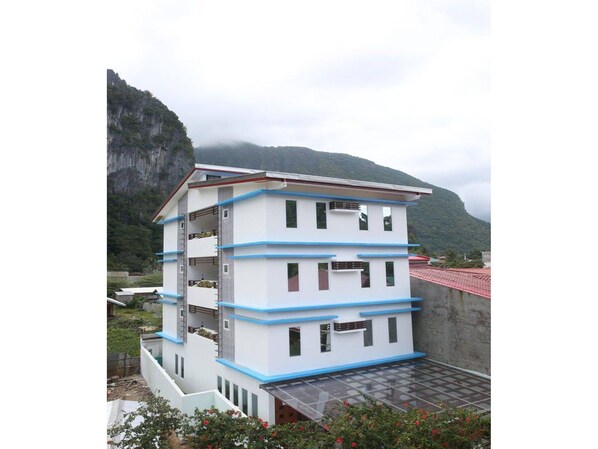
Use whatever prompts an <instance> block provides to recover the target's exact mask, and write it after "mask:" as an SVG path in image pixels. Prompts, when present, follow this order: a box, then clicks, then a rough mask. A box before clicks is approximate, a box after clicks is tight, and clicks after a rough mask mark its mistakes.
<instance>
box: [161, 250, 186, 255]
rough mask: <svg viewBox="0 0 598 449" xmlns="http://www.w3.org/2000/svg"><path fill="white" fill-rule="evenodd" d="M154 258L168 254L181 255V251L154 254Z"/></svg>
mask: <svg viewBox="0 0 598 449" xmlns="http://www.w3.org/2000/svg"><path fill="white" fill-rule="evenodd" d="M155 254H156V256H166V255H168V254H183V250H182V249H181V250H175V251H164V252H162V253H155Z"/></svg>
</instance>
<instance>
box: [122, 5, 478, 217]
mask: <svg viewBox="0 0 598 449" xmlns="http://www.w3.org/2000/svg"><path fill="white" fill-rule="evenodd" d="M122 8H123V9H124V11H122V14H120V15H119V16H120V17H122V16H123V15H127V9H128V8H129V9H131V11H130V12H131V15H129V16H128V19H127V22H126V23H121V24H118V23H117V24H115V25H116V29H118V30H120V32H121V34H120V35H119V36H118V37H117V38H116V37H110V39H116V41H117V42H118V44H119V45H113V46H112V49H113V54H112V55H111V56H112V66H111V68H113V69H114V70H116V71H117V72H119V73H120V74H121V76H122V77H123V78H124V79H125V80H127V82H129V83H130V84H132V85H134V86H135V87H137V88H140V89H143V90H146V89H147V90H150V91H151V92H152V93H153V94H154V95H155V96H156V97H158V98H159V99H160V100H161V101H163V102H164V103H165V104H166V105H167V106H168V107H169V108H170V109H172V110H173V111H175V112H176V113H177V115H178V116H179V118H180V119H181V121H183V123H184V124H185V125H186V126H187V129H188V132H189V135H190V137H191V139H192V141H193V143H194V144H195V145H201V144H207V143H210V142H213V141H222V140H242V141H250V142H254V143H256V144H260V145H272V146H281V145H296V146H306V147H310V148H313V149H315V150H321V151H330V152H341V153H348V154H352V155H355V156H360V157H365V158H368V159H371V160H373V161H374V162H376V163H378V164H380V165H385V166H388V167H392V168H395V169H398V170H401V171H405V172H407V173H409V174H411V175H413V176H416V177H418V178H420V179H422V180H424V181H428V182H430V183H433V184H435V185H439V186H441V187H445V188H448V189H450V190H453V191H455V192H457V193H459V192H469V191H470V190H471V189H474V190H475V188H474V187H468V188H466V187H465V186H467V185H468V184H469V185H474V184H476V183H489V182H490V179H489V172H490V168H489V167H490V117H489V113H488V107H489V91H490V75H489V73H490V57H489V52H490V40H489V32H490V26H489V1H479V0H459V1H455V2H444V1H440V0H419V1H405V2H394V1H372V2H369V3H368V4H367V5H366V4H365V3H363V2H351V1H348V2H340V1H327V2H312V1H305V2H301V3H292V4H289V3H288V2H268V1H260V0H256V1H255V2H189V3H185V4H184V6H181V8H179V6H177V7H176V8H175V7H173V6H172V4H171V3H168V2H150V3H149V4H147V5H146V4H145V3H144V7H143V8H141V9H140V10H139V11H137V10H136V9H134V8H133V7H132V6H130V5H128V2H125V3H123V6H122ZM133 12H134V13H133ZM471 191H473V190H471ZM478 192H488V194H487V197H486V200H485V201H486V204H487V207H481V206H480V207H477V206H476V210H482V209H488V210H489V203H490V197H489V189H486V188H484V189H481V188H478ZM463 195H465V193H463ZM467 195H468V198H471V199H470V200H469V202H475V203H476V204H477V203H481V202H482V198H483V197H484V195H485V194H483V193H478V194H476V195H473V194H469V193H468V194H467ZM462 199H463V200H464V201H465V198H462ZM465 202H466V205H467V203H468V201H465ZM467 207H468V210H470V209H469V207H470V206H469V205H468V206H467ZM472 210H473V209H471V210H470V212H471V211H472ZM472 213H473V212H472ZM484 213H485V212H484Z"/></svg>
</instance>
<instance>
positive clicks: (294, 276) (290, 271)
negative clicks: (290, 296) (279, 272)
mask: <svg viewBox="0 0 598 449" xmlns="http://www.w3.org/2000/svg"><path fill="white" fill-rule="evenodd" d="M287 280H288V284H289V291H290V292H298V291H299V264H298V263H288V264H287Z"/></svg>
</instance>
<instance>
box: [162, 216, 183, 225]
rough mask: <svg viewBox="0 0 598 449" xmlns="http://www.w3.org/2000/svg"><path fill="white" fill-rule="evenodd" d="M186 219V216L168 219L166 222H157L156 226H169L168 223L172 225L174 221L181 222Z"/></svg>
mask: <svg viewBox="0 0 598 449" xmlns="http://www.w3.org/2000/svg"><path fill="white" fill-rule="evenodd" d="M184 218H185V216H184V215H177V216H176V217H172V218H167V219H166V220H160V221H158V222H156V224H159V225H163V224H167V223H172V222H173V221H180V220H182V219H184Z"/></svg>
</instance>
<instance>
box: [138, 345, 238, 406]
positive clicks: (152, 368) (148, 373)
mask: <svg viewBox="0 0 598 449" xmlns="http://www.w3.org/2000/svg"><path fill="white" fill-rule="evenodd" d="M141 374H142V376H143V378H144V379H145V381H146V382H147V384H148V386H149V387H150V389H151V391H152V392H153V393H155V394H158V395H159V396H161V397H163V398H165V399H167V400H168V401H169V402H170V405H171V406H172V407H176V408H178V409H179V410H181V411H182V412H183V413H186V414H188V415H193V413H194V412H195V409H196V408H197V409H199V410H206V409H211V408H216V409H218V410H220V411H226V410H239V411H240V408H238V407H235V406H234V405H233V404H232V403H231V402H230V401H228V400H227V399H226V398H225V397H224V396H223V395H221V394H220V393H219V392H218V390H216V389H211V390H207V391H202V392H197V393H191V394H185V393H183V391H182V390H181V389H180V388H179V387H178V386H177V385H176V383H175V382H174V380H173V379H171V378H170V376H169V375H168V373H166V371H165V370H164V369H163V368H162V367H161V366H160V365H159V364H158V362H157V361H156V360H155V359H154V358H153V357H152V356H151V354H149V352H147V350H146V349H145V348H143V347H142V348H141Z"/></svg>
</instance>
